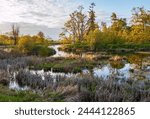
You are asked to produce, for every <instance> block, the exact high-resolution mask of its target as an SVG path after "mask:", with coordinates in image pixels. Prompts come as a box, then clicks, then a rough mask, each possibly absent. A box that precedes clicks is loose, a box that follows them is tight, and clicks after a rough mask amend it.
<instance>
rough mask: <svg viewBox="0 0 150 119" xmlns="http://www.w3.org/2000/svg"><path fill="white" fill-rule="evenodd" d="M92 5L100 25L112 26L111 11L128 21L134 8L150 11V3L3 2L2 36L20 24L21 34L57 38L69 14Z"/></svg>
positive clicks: (119, 0)
mask: <svg viewBox="0 0 150 119" xmlns="http://www.w3.org/2000/svg"><path fill="white" fill-rule="evenodd" d="M92 2H94V3H95V4H96V7H95V11H96V16H97V19H96V20H97V22H98V23H100V22H101V21H105V22H107V23H108V24H109V23H110V16H111V14H112V12H115V13H117V15H118V16H119V17H123V18H124V17H125V18H127V19H128V20H129V18H130V17H131V10H132V8H133V7H144V8H145V9H147V10H150V0H0V33H4V32H8V31H10V29H11V25H12V24H13V23H17V24H18V25H19V26H20V32H21V34H30V35H34V34H37V32H39V31H42V32H44V33H45V35H46V37H51V38H53V39H57V38H58V36H59V33H61V28H62V27H63V25H64V23H65V21H66V20H67V19H68V16H69V14H70V13H72V12H73V11H74V10H76V8H77V7H78V6H79V5H83V6H84V8H85V9H84V10H85V11H87V10H88V8H89V5H90V3H92Z"/></svg>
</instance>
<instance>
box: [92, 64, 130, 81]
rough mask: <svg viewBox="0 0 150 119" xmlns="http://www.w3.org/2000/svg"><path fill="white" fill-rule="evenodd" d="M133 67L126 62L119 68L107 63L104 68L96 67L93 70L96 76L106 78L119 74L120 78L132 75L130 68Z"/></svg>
mask: <svg viewBox="0 0 150 119" xmlns="http://www.w3.org/2000/svg"><path fill="white" fill-rule="evenodd" d="M131 68H132V65H131V64H125V66H124V67H123V68H122V69H119V70H116V69H113V68H112V67H111V66H110V65H106V66H104V67H102V68H95V69H94V70H93V72H94V76H97V77H102V78H104V79H106V78H108V77H110V76H112V75H117V77H119V78H125V79H127V78H129V77H130V72H129V70H130V69H131Z"/></svg>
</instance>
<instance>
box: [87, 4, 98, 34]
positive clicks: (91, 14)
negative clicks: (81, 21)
mask: <svg viewBox="0 0 150 119" xmlns="http://www.w3.org/2000/svg"><path fill="white" fill-rule="evenodd" d="M95 6H96V5H95V3H91V5H90V8H89V12H88V13H89V18H88V21H87V22H88V23H87V24H88V31H87V34H88V33H89V32H90V31H94V30H95V29H97V28H98V24H97V23H95V19H96V15H95V11H94V7H95Z"/></svg>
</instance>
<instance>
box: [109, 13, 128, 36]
mask: <svg viewBox="0 0 150 119" xmlns="http://www.w3.org/2000/svg"><path fill="white" fill-rule="evenodd" d="M111 21H112V25H111V30H112V31H113V32H116V33H117V34H118V33H119V32H122V31H123V30H124V29H126V28H127V23H126V19H125V18H118V17H117V15H116V13H112V15H111Z"/></svg>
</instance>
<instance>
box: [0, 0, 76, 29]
mask: <svg viewBox="0 0 150 119" xmlns="http://www.w3.org/2000/svg"><path fill="white" fill-rule="evenodd" d="M78 5H79V4H78V3H77V2H75V0H0V23H3V22H17V23H18V22H23V23H30V24H35V25H45V26H47V27H49V28H55V27H62V26H63V23H64V21H65V19H66V18H67V16H68V14H70V13H71V12H72V11H74V10H75V9H76V7H77V6H78Z"/></svg>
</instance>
